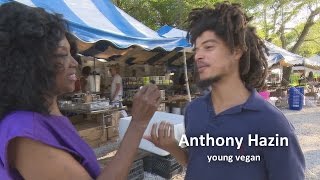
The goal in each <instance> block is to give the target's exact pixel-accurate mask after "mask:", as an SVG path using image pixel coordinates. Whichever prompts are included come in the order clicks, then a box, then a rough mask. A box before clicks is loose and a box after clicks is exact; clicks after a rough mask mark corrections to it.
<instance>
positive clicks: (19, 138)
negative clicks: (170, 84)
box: [0, 3, 160, 180]
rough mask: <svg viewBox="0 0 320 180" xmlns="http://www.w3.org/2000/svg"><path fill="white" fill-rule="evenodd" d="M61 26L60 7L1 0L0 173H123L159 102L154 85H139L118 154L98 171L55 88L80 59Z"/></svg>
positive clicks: (70, 84)
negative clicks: (55, 10)
mask: <svg viewBox="0 0 320 180" xmlns="http://www.w3.org/2000/svg"><path fill="white" fill-rule="evenodd" d="M66 26H67V24H66V22H65V21H64V20H63V19H62V17H61V16H60V15H56V14H49V13H47V12H45V11H44V10H43V9H41V8H32V7H28V6H25V5H22V4H19V3H7V4H3V5H1V6H0V63H1V66H0V179H1V180H6V179H33V180H36V179H39V180H43V179H59V180H70V179H77V180H82V179H83V180H87V179H117V180H118V179H125V178H126V176H127V174H128V172H129V168H130V166H131V164H132V161H133V159H134V155H135V153H136V151H137V147H138V144H139V142H140V140H141V138H142V136H143V133H144V131H145V128H146V126H147V124H148V123H149V121H150V119H151V117H152V116H153V114H154V112H155V110H156V109H157V106H158V104H159V101H160V92H159V90H158V89H157V87H156V86H154V85H153V86H152V85H150V86H145V87H144V88H142V89H141V90H140V91H139V92H138V93H137V94H136V96H135V98H134V102H133V109H132V122H131V123H130V125H129V128H128V130H127V133H126V135H125V137H124V139H123V141H122V143H121V145H120V148H119V150H118V152H117V154H116V155H115V157H114V158H113V160H112V161H111V162H110V163H109V165H107V166H106V167H105V168H104V169H103V170H102V171H101V170H100V167H99V164H98V162H97V160H96V157H95V154H94V153H93V151H92V149H91V148H90V147H89V146H88V145H87V144H86V143H85V142H84V141H83V140H82V139H81V138H80V136H79V135H78V134H77V131H76V129H75V128H74V127H73V126H72V124H71V123H70V121H69V120H68V119H67V118H66V117H64V116H63V115H62V114H61V112H60V110H59V108H58V105H57V96H58V95H61V94H63V93H68V92H72V91H73V90H74V84H75V81H76V74H75V73H76V68H77V66H78V63H77V61H75V59H74V58H73V57H72V55H74V54H75V53H74V52H70V44H69V42H68V40H67V38H66V35H67V28H66ZM71 44H72V43H71ZM72 49H73V48H72ZM72 51H73V50H72ZM71 53H72V54H71Z"/></svg>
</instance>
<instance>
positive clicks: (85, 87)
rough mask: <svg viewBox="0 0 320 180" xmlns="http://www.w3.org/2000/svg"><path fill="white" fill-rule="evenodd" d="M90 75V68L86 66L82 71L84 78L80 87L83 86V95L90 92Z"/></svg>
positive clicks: (82, 77)
mask: <svg viewBox="0 0 320 180" xmlns="http://www.w3.org/2000/svg"><path fill="white" fill-rule="evenodd" d="M90 73H91V67H90V66H85V67H83V68H82V71H81V75H82V76H81V78H80V85H81V91H82V92H83V93H86V92H88V91H90V85H89V80H88V77H89V75H90Z"/></svg>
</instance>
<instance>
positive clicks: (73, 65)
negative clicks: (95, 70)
mask: <svg viewBox="0 0 320 180" xmlns="http://www.w3.org/2000/svg"><path fill="white" fill-rule="evenodd" d="M55 55H56V58H57V59H56V60H57V62H58V71H57V75H56V90H55V94H57V95H60V94H63V93H68V92H73V91H74V85H75V82H76V80H77V76H76V70H77V67H78V62H77V61H76V60H75V59H74V58H73V57H72V56H71V54H70V44H69V42H68V40H67V39H66V37H64V38H63V39H62V40H61V41H60V42H59V45H58V49H57V50H56V52H55Z"/></svg>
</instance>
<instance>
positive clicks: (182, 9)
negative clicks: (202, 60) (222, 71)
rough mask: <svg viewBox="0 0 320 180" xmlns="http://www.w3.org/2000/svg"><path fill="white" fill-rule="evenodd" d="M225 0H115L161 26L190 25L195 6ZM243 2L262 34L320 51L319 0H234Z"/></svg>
mask: <svg viewBox="0 0 320 180" xmlns="http://www.w3.org/2000/svg"><path fill="white" fill-rule="evenodd" d="M215 2H221V0H114V3H115V4H116V5H117V6H119V7H120V8H121V9H123V10H124V11H126V12H127V13H128V14H130V15H132V16H133V17H135V18H136V19H138V20H139V21H142V22H143V23H144V24H146V25H147V26H148V27H150V28H152V29H154V30H157V29H158V28H160V27H161V26H163V25H165V24H167V25H170V26H173V27H177V28H180V29H186V24H185V21H186V19H187V17H188V13H189V12H190V11H191V9H193V8H197V7H204V6H212V5H213V4H214V3H215ZM231 2H236V3H241V4H242V5H243V7H244V9H245V10H246V12H247V13H248V14H250V15H252V16H254V17H255V18H254V19H255V20H254V21H253V22H252V24H253V25H255V26H257V30H258V34H259V36H260V37H261V38H263V39H265V40H267V41H269V42H272V43H274V44H276V45H278V46H280V47H282V48H284V49H287V50H289V51H290V52H293V53H297V54H300V55H303V56H307V57H308V56H311V55H312V54H314V53H319V52H320V47H319V46H320V45H319V44H320V34H319V28H320V25H319V23H320V20H319V19H320V17H319V16H320V15H319V14H320V1H319V0H265V1H261V0H231ZM290 73H291V68H290V67H289V68H286V67H285V68H284V75H283V78H284V79H283V85H287V84H288V82H289V76H290Z"/></svg>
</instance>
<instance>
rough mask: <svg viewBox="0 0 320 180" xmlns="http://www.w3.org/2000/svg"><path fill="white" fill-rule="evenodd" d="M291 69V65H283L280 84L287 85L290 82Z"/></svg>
mask: <svg viewBox="0 0 320 180" xmlns="http://www.w3.org/2000/svg"><path fill="white" fill-rule="evenodd" d="M291 70H292V67H283V75H282V80H281V86H288V85H289V84H290V74H291Z"/></svg>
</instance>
